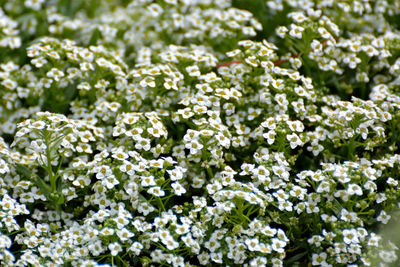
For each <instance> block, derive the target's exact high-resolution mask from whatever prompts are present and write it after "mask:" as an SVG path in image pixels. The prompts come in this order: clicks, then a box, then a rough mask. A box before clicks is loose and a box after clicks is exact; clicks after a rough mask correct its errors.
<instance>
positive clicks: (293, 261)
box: [284, 251, 308, 266]
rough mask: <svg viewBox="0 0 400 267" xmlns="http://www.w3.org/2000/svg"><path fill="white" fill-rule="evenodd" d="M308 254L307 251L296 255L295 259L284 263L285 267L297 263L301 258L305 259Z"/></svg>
mask: <svg viewBox="0 0 400 267" xmlns="http://www.w3.org/2000/svg"><path fill="white" fill-rule="evenodd" d="M307 253H308V252H307V251H304V252H301V253H298V254H296V255H294V256H293V257H291V258H289V259H287V260H285V261H284V263H285V264H284V265H285V266H288V264H292V263H295V262H296V261H298V260H300V259H301V258H303V257H304V256H305V255H307Z"/></svg>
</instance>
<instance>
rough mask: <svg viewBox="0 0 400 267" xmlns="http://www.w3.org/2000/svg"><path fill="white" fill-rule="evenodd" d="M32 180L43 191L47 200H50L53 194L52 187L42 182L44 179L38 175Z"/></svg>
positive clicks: (33, 176)
mask: <svg viewBox="0 0 400 267" xmlns="http://www.w3.org/2000/svg"><path fill="white" fill-rule="evenodd" d="M32 178H34V179H33V181H34V182H35V184H36V185H37V187H39V189H40V191H42V193H43V194H44V196H45V197H46V198H47V200H49V199H50V193H51V190H50V187H49V186H48V185H47V184H46V183H45V182H44V181H43V180H42V178H40V177H39V176H37V175H36V174H34V175H32Z"/></svg>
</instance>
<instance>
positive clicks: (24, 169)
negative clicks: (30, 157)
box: [15, 163, 32, 179]
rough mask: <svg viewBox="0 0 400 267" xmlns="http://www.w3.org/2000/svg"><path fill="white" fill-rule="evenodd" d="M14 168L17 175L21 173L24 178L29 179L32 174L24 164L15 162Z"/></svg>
mask: <svg viewBox="0 0 400 267" xmlns="http://www.w3.org/2000/svg"><path fill="white" fill-rule="evenodd" d="M15 169H16V171H17V173H18V174H19V175H21V176H22V177H23V178H25V179H30V178H31V176H32V172H31V170H29V169H28V168H27V167H26V166H24V165H22V164H19V163H17V164H15Z"/></svg>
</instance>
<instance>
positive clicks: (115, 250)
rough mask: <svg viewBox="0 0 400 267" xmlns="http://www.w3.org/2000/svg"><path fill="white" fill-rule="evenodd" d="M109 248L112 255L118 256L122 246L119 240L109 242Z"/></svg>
mask: <svg viewBox="0 0 400 267" xmlns="http://www.w3.org/2000/svg"><path fill="white" fill-rule="evenodd" d="M108 248H109V249H110V251H111V255H112V256H114V257H115V256H117V255H118V253H119V252H121V251H122V247H121V245H120V244H119V243H118V242H114V243H110V244H108Z"/></svg>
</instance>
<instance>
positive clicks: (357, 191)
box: [347, 184, 363, 196]
mask: <svg viewBox="0 0 400 267" xmlns="http://www.w3.org/2000/svg"><path fill="white" fill-rule="evenodd" d="M347 193H349V195H357V196H362V195H363V191H362V189H361V186H359V185H357V184H348V185H347Z"/></svg>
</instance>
